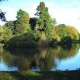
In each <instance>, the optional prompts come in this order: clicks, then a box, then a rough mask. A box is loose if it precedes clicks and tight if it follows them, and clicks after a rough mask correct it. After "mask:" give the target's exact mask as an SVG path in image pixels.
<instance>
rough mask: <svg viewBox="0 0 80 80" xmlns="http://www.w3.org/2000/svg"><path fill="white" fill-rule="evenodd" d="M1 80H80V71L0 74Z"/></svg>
mask: <svg viewBox="0 0 80 80" xmlns="http://www.w3.org/2000/svg"><path fill="white" fill-rule="evenodd" d="M0 80H80V70H76V71H47V72H34V71H18V72H16V71H13V72H12V71H11V72H0Z"/></svg>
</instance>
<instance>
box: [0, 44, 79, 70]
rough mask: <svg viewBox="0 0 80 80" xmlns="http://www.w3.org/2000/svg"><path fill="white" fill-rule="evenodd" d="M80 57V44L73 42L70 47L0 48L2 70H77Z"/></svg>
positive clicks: (0, 66)
mask: <svg viewBox="0 0 80 80" xmlns="http://www.w3.org/2000/svg"><path fill="white" fill-rule="evenodd" d="M79 57H80V50H79V44H73V45H72V47H71V48H70V49H69V48H68V49H67V48H66V49H65V48H62V47H60V46H57V47H55V48H48V49H45V48H44V49H43V48H39V49H36V50H34V49H32V50H17V49H16V50H10V51H8V50H4V49H3V48H0V71H17V70H19V71H23V70H37V71H50V70H56V69H59V70H65V69H69V70H75V69H77V68H79V67H80V64H79ZM72 66H74V67H73V68H72Z"/></svg>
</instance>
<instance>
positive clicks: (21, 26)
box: [15, 9, 30, 34]
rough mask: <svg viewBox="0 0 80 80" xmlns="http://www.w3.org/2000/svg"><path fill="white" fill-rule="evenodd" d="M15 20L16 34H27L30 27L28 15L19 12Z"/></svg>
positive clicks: (21, 11)
mask: <svg viewBox="0 0 80 80" xmlns="http://www.w3.org/2000/svg"><path fill="white" fill-rule="evenodd" d="M16 18H17V20H16V29H15V32H16V33H17V34H23V33H25V32H27V30H29V29H30V25H29V19H30V18H29V14H28V13H27V12H25V11H23V10H21V9H20V10H19V11H18V12H17V16H16Z"/></svg>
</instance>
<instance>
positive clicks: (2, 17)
mask: <svg viewBox="0 0 80 80" xmlns="http://www.w3.org/2000/svg"><path fill="white" fill-rule="evenodd" d="M2 1H5V0H0V2H2ZM0 20H2V21H6V17H5V12H3V11H2V10H1V9H0Z"/></svg>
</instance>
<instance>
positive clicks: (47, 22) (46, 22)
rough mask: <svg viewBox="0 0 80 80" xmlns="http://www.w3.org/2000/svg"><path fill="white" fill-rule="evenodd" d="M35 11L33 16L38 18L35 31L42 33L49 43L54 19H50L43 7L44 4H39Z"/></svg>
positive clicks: (46, 9)
mask: <svg viewBox="0 0 80 80" xmlns="http://www.w3.org/2000/svg"><path fill="white" fill-rule="evenodd" d="M36 10H37V12H36V13H35V15H36V16H38V20H37V29H38V30H39V31H44V32H45V36H46V39H47V41H50V40H51V38H52V35H53V30H54V27H53V26H54V19H51V16H50V15H49V12H48V8H47V7H46V6H45V3H44V2H40V4H39V6H37V9H36Z"/></svg>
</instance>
